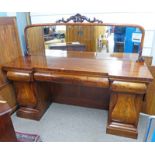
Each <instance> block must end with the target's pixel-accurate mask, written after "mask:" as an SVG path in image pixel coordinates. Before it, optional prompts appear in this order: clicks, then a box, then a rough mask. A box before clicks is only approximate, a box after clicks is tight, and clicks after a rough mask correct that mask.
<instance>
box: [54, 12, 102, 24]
mask: <svg viewBox="0 0 155 155" xmlns="http://www.w3.org/2000/svg"><path fill="white" fill-rule="evenodd" d="M70 21H73V22H74V23H78V22H79V23H83V22H84V21H87V22H89V23H103V21H101V20H98V19H96V18H95V17H94V19H92V20H91V19H90V18H87V17H86V16H82V15H81V14H79V13H77V14H76V15H74V16H71V17H69V18H67V19H66V20H65V19H64V18H62V19H60V20H58V21H56V23H68V22H70Z"/></svg>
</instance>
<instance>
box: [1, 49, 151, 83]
mask: <svg viewBox="0 0 155 155" xmlns="http://www.w3.org/2000/svg"><path fill="white" fill-rule="evenodd" d="M75 53H76V54H75ZM128 57H129V55H128V56H126V55H124V56H118V57H117V58H116V57H110V56H105V57H100V58H98V57H97V55H96V54H95V53H92V52H86V54H80V53H78V52H68V53H67V55H66V53H61V54H59V55H51V56H43V55H41V56H38V55H37V56H35V55H31V56H27V57H19V58H17V59H15V60H14V61H12V62H10V63H8V64H5V65H3V69H4V70H23V71H32V72H36V71H43V72H47V71H60V72H66V73H76V74H83V73H87V74H90V75H92V76H93V75H100V76H108V77H109V78H122V79H129V80H130V79H131V80H136V81H138V80H139V81H146V82H149V81H152V79H153V77H152V75H151V73H150V71H149V70H148V68H147V66H146V64H145V63H138V62H136V61H132V60H129V59H125V58H128ZM132 57H133V59H134V58H136V55H132Z"/></svg>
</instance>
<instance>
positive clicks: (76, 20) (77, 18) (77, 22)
mask: <svg viewBox="0 0 155 155" xmlns="http://www.w3.org/2000/svg"><path fill="white" fill-rule="evenodd" d="M71 21H72V22H71ZM84 21H86V22H84ZM59 25H61V26H62V25H64V26H65V25H66V26H121V27H126V26H128V27H136V28H139V29H140V30H141V32H142V38H141V43H140V50H139V52H138V59H137V61H138V62H144V59H143V57H142V50H143V44H144V37H145V30H144V28H143V27H142V26H141V25H137V24H120V23H104V22H103V21H101V20H98V19H96V18H94V19H92V20H91V19H90V18H87V17H86V16H82V15H80V14H76V15H74V16H71V17H69V18H67V19H66V20H65V19H64V18H62V19H60V20H57V21H56V22H55V23H43V24H31V25H28V26H26V27H25V29H24V35H25V42H26V49H27V52H26V55H31V54H30V53H29V49H28V38H27V29H29V28H32V27H41V26H59Z"/></svg>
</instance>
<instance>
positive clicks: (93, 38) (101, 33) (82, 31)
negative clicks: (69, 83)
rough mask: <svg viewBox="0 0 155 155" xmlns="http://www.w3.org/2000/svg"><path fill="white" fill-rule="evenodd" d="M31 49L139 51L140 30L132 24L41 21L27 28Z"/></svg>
mask: <svg viewBox="0 0 155 155" xmlns="http://www.w3.org/2000/svg"><path fill="white" fill-rule="evenodd" d="M26 40H27V48H28V51H29V52H31V53H37V52H39V51H40V52H43V51H45V52H46V51H48V52H49V51H51V52H52V51H53V50H64V51H66V50H67V51H75V52H78V51H83V52H100V53H115V52H123V53H139V51H140V47H141V43H142V42H141V40H142V31H141V30H140V29H139V28H138V27H131V26H115V25H113V26H103V25H86V24H85V25H82V24H81V25H76V24H72V25H69V24H68V25H43V26H36V27H35V26H33V27H28V28H27V29H26Z"/></svg>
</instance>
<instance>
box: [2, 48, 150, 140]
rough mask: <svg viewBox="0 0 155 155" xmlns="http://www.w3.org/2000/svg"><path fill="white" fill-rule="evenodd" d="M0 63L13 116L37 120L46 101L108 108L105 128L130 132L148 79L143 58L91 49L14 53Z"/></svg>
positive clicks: (130, 134)
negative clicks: (9, 85) (10, 89)
mask: <svg viewBox="0 0 155 155" xmlns="http://www.w3.org/2000/svg"><path fill="white" fill-rule="evenodd" d="M2 69H3V71H4V72H5V73H6V75H7V78H8V79H9V80H11V81H13V84H14V88H15V92H16V99H17V102H18V105H19V109H18V110H17V116H19V117H23V118H29V119H34V120H39V119H40V118H41V117H42V115H43V114H44V112H45V111H46V109H47V108H48V106H49V105H50V103H51V102H59V103H66V104H74V105H79V106H86V107H92V108H101V109H106V110H108V109H109V116H108V123H107V133H111V134H116V135H121V136H127V137H132V138H136V137H137V134H138V133H137V125H138V119H139V112H140V110H141V106H142V103H143V102H144V100H145V94H146V91H147V86H148V84H149V83H150V82H151V81H152V80H153V77H152V75H151V73H150V71H149V70H148V68H147V65H146V64H145V63H141V62H135V61H132V60H129V59H125V56H124V57H123V58H118V59H116V58H114V57H110V56H109V57H108V56H107V57H104V58H101V57H100V58H98V57H97V54H95V53H91V52H90V53H89V52H86V53H83V54H80V53H79V52H71V51H70V52H66V55H65V56H64V54H62V55H61V54H60V55H59V57H55V56H39V55H31V56H25V57H19V58H17V59H15V60H14V61H12V62H10V63H8V64H5V65H3V66H2Z"/></svg>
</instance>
